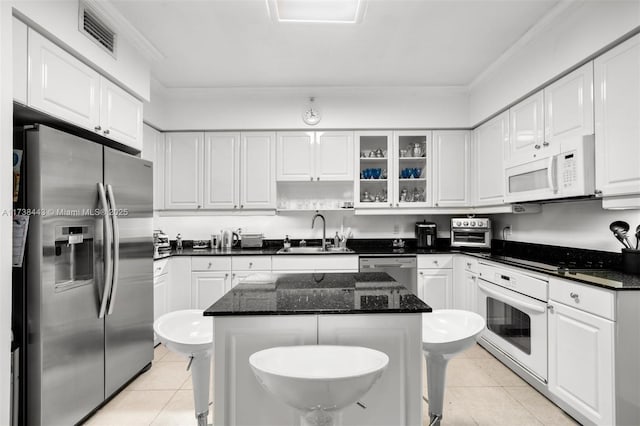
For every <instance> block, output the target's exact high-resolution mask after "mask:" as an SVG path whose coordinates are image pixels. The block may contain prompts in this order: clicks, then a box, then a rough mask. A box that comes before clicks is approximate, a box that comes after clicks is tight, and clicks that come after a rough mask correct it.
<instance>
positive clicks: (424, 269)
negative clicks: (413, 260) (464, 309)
mask: <svg viewBox="0 0 640 426" xmlns="http://www.w3.org/2000/svg"><path fill="white" fill-rule="evenodd" d="M452 268H453V256H452V255H419V256H418V294H417V296H418V297H419V298H420V299H421V300H422V301H424V302H425V303H426V304H427V305H429V306H431V308H432V309H450V308H451V307H452V306H453V269H452Z"/></svg>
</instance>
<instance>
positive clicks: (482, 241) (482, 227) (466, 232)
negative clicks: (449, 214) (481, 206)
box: [451, 217, 491, 248]
mask: <svg viewBox="0 0 640 426" xmlns="http://www.w3.org/2000/svg"><path fill="white" fill-rule="evenodd" d="M451 246H452V247H476V248H490V247H491V220H490V219H486V218H476V217H465V218H453V219H451Z"/></svg>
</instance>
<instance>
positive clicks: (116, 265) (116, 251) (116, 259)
mask: <svg viewBox="0 0 640 426" xmlns="http://www.w3.org/2000/svg"><path fill="white" fill-rule="evenodd" d="M107 197H108V199H109V206H110V208H111V212H110V216H111V221H112V223H113V228H112V229H113V285H112V286H111V295H110V296H109V311H108V312H107V315H111V314H112V313H113V306H114V304H115V298H116V291H117V290H118V272H119V270H120V229H119V227H118V207H116V199H115V195H114V193H113V187H112V186H111V185H110V184H109V185H107Z"/></svg>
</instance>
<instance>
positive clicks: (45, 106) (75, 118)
mask: <svg viewBox="0 0 640 426" xmlns="http://www.w3.org/2000/svg"><path fill="white" fill-rule="evenodd" d="M28 105H29V106H31V107H33V108H35V109H39V110H41V111H44V112H46V113H49V114H51V115H53V116H56V117H58V118H61V119H62V120H65V121H68V122H69V123H72V124H75V125H77V126H80V127H84V128H87V129H91V130H95V131H100V130H101V129H99V128H98V127H99V126H100V74H98V73H97V72H96V71H94V70H93V69H91V68H89V67H88V66H86V65H85V64H83V63H82V62H80V61H78V60H77V59H76V58H74V57H73V56H71V55H70V54H69V53H67V52H66V51H64V50H62V49H61V48H59V47H58V46H56V45H55V44H53V43H52V42H50V41H49V40H47V39H46V38H44V37H43V36H42V35H40V34H39V33H38V32H36V31H34V30H32V29H29V86H28Z"/></svg>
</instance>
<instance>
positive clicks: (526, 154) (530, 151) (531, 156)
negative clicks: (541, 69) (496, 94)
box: [506, 91, 548, 166]
mask: <svg viewBox="0 0 640 426" xmlns="http://www.w3.org/2000/svg"><path fill="white" fill-rule="evenodd" d="M543 98H544V95H543V92H542V91H540V92H537V93H535V94H533V95H531V96H529V97H528V98H527V99H525V100H523V101H522V102H520V103H518V104H517V105H514V106H513V107H511V109H509V118H510V121H511V125H510V128H509V150H508V158H507V161H506V162H507V165H508V166H516V165H519V164H523V163H528V162H529V161H533V160H535V159H540V158H544V157H545V156H546V155H548V154H546V153H543V150H542V148H543V143H544V117H543V109H544V105H543Z"/></svg>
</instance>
